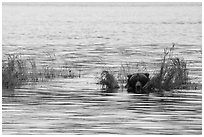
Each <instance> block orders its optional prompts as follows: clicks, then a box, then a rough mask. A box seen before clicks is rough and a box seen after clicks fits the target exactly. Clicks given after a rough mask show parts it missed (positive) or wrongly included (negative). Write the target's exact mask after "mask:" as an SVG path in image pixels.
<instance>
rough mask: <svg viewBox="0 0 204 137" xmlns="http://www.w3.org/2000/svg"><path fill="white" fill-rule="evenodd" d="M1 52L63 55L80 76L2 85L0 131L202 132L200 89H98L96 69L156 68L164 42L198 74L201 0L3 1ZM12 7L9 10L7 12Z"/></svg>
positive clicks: (43, 59) (43, 57) (41, 59)
mask: <svg viewBox="0 0 204 137" xmlns="http://www.w3.org/2000/svg"><path fill="white" fill-rule="evenodd" d="M2 8H3V10H2V11H3V14H2V29H3V32H2V43H3V46H2V50H3V51H2V53H3V59H4V57H5V56H4V55H5V54H7V53H13V52H17V53H21V54H22V55H23V56H24V57H30V58H34V59H35V60H36V61H37V65H38V66H42V65H45V64H46V63H49V61H48V58H47V57H48V56H49V55H50V56H51V58H53V62H52V63H53V64H54V67H56V68H57V66H59V65H62V64H64V63H67V64H69V65H70V66H72V67H73V68H75V69H76V71H78V69H83V71H82V72H81V73H82V74H81V78H74V79H69V78H68V79H62V78H57V79H54V80H52V81H48V82H42V83H37V84H34V85H25V86H22V87H21V88H18V89H15V90H14V91H3V95H4V94H5V96H4V97H3V98H2V133H3V134H143V135H144V134H202V91H201V89H199V90H175V91H171V92H170V93H168V94H169V95H167V96H166V97H158V96H157V95H154V94H150V95H134V94H127V92H126V89H123V90H122V89H119V90H118V91H117V92H116V93H102V92H101V89H100V86H99V85H97V84H96V83H97V81H96V76H97V75H98V74H99V73H100V72H101V71H102V69H103V68H104V67H111V68H112V70H115V71H116V72H117V71H118V69H119V67H120V64H121V63H125V62H129V63H131V64H135V63H139V64H141V66H142V67H143V66H145V67H146V70H145V71H147V72H149V73H150V74H152V73H153V72H154V71H155V70H156V69H158V68H159V67H158V63H160V59H161V55H162V54H163V49H164V48H167V47H171V45H172V43H176V45H175V51H174V54H175V55H176V56H178V57H181V58H184V59H185V60H187V67H188V69H189V77H191V81H192V82H195V83H201V81H202V75H201V72H202V57H201V56H202V55H201V53H202V45H201V40H202V31H201V30H202V29H201V27H202V19H201V11H202V9H201V8H202V7H201V6H200V5H199V4H197V5H188V6H185V5H181V6H178V5H176V6H168V5H166V6H154V5H149V6H131V5H126V6H107V5H105V6H100V5H95V6H82V5H81V6H74V5H69V4H58V5H49V6H46V5H43V4H38V5H33V4H30V5H8V4H4V5H3V7H2ZM14 15H15V16H14Z"/></svg>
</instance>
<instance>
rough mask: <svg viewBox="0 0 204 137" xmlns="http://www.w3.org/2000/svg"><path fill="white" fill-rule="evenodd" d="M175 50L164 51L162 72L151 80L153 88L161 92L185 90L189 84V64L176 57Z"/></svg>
mask: <svg viewBox="0 0 204 137" xmlns="http://www.w3.org/2000/svg"><path fill="white" fill-rule="evenodd" d="M173 50H174V47H172V48H170V49H168V48H166V49H164V55H163V58H162V61H161V66H160V71H159V72H158V73H155V74H154V76H153V77H152V79H151V80H150V83H151V86H152V87H153V88H156V89H158V90H159V91H162V90H167V91H168V90H172V89H179V88H185V87H186V85H187V83H188V70H187V68H186V64H187V62H186V61H185V60H184V59H180V58H178V57H174V55H173ZM168 55H169V56H168Z"/></svg>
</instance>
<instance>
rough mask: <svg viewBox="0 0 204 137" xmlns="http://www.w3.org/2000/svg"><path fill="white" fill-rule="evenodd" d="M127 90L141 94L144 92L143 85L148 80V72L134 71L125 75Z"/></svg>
mask: <svg viewBox="0 0 204 137" xmlns="http://www.w3.org/2000/svg"><path fill="white" fill-rule="evenodd" d="M127 77H128V79H127V84H126V86H125V87H126V88H127V92H128V93H137V94H143V93H146V89H145V88H144V87H145V85H146V84H147V83H148V82H149V81H150V78H149V73H134V74H130V75H128V76H127Z"/></svg>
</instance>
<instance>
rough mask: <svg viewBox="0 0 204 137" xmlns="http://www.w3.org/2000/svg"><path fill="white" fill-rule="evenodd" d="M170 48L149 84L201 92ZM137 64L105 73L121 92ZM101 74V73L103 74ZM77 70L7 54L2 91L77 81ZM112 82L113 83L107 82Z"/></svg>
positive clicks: (101, 79)
mask: <svg viewBox="0 0 204 137" xmlns="http://www.w3.org/2000/svg"><path fill="white" fill-rule="evenodd" d="M173 50H174V44H173V46H172V47H171V48H165V49H164V53H163V57H162V59H161V65H160V69H159V71H158V72H155V73H154V74H153V76H152V77H151V79H150V82H149V84H151V86H152V87H153V88H154V89H156V91H157V92H161V91H162V90H165V91H169V90H173V89H194V90H196V89H201V87H202V85H199V83H191V82H190V80H189V77H188V69H187V67H186V65H187V62H186V61H185V60H184V59H181V58H178V57H174V55H173ZM139 65H140V64H130V63H126V64H121V66H120V67H119V70H118V72H117V74H115V73H114V72H113V71H112V70H111V69H108V70H107V69H106V70H103V72H104V71H108V72H109V73H110V74H111V75H113V76H115V75H117V82H118V84H119V86H120V88H122V90H123V88H124V85H125V84H126V80H127V75H128V74H132V73H136V72H138V66H139ZM103 72H102V73H103ZM80 77H81V70H78V72H77V71H76V70H74V69H73V68H72V69H71V68H69V67H68V66H67V65H66V64H65V65H63V66H62V67H60V68H58V69H57V68H54V67H53V65H52V64H48V65H46V66H44V67H40V66H37V64H36V61H35V60H34V59H23V58H22V57H21V55H19V54H15V53H14V54H7V55H6V60H2V88H3V89H11V90H12V89H15V88H19V87H20V86H22V85H26V84H29V83H36V82H45V81H48V80H52V79H54V78H80ZM103 79H104V76H102V75H101V76H99V77H98V78H97V81H98V82H97V83H98V84H102V85H106V84H107V83H103V82H105V81H104V80H103ZM110 82H113V83H114V81H110Z"/></svg>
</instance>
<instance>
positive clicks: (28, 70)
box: [2, 53, 81, 89]
mask: <svg viewBox="0 0 204 137" xmlns="http://www.w3.org/2000/svg"><path fill="white" fill-rule="evenodd" d="M5 56H6V59H5V60H3V61H2V88H3V89H14V88H17V87H19V86H22V85H23V84H29V83H30V82H44V81H46V80H49V79H54V78H57V77H62V78H75V77H81V74H80V72H81V71H79V74H75V73H74V72H73V71H72V70H71V69H69V70H67V69H65V68H61V69H57V68H54V67H53V66H54V65H53V64H52V62H49V63H50V64H46V65H45V66H43V67H40V66H37V64H36V61H35V60H34V59H30V58H29V59H25V58H22V57H21V55H20V54H17V53H15V54H7V55H5ZM63 72H64V73H63Z"/></svg>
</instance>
